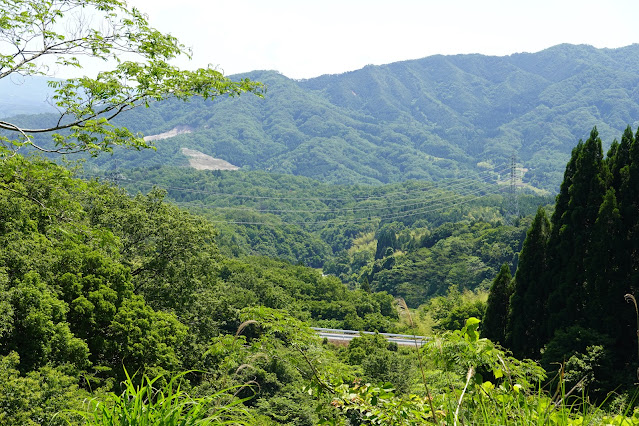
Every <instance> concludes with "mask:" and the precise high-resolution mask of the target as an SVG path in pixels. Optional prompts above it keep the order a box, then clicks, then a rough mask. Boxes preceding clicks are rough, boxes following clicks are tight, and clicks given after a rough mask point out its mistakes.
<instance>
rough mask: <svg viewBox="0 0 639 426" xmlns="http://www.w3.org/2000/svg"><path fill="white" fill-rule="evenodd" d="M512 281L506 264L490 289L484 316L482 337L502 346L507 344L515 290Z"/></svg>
mask: <svg viewBox="0 0 639 426" xmlns="http://www.w3.org/2000/svg"><path fill="white" fill-rule="evenodd" d="M512 280H513V277H512V275H511V274H510V267H509V266H508V264H507V263H504V264H503V265H502V266H501V269H500V270H499V273H498V274H497V276H496V277H495V280H494V281H493V284H492V286H491V287H490V294H489V295H488V302H487V306H486V313H485V314H484V321H483V329H482V336H483V337H486V338H488V339H490V340H492V341H493V342H497V343H501V344H503V343H504V342H505V336H506V321H507V319H508V305H509V302H510V296H511V295H512V290H513V287H512Z"/></svg>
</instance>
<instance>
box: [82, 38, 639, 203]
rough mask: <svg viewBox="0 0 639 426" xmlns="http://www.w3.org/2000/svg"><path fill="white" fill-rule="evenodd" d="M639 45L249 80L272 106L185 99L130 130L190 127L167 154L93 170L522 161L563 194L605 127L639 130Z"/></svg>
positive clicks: (431, 171)
mask: <svg viewBox="0 0 639 426" xmlns="http://www.w3.org/2000/svg"><path fill="white" fill-rule="evenodd" d="M638 58H639V45H638V44H633V45H630V46H626V47H623V48H618V49H597V48H594V47H592V46H588V45H571V44H561V45H557V46H553V47H551V48H548V49H546V50H543V51H541V52H537V53H515V54H512V55H508V56H485V55H480V54H470V55H435V56H429V57H426V58H422V59H413V60H407V61H401V62H395V63H391V64H387V65H368V66H366V67H364V68H362V69H359V70H355V71H349V72H346V73H343V74H327V75H323V76H319V77H316V78H312V79H304V80H293V79H290V78H288V77H286V76H284V75H282V74H280V73H278V72H275V71H252V72H249V73H244V74H238V75H235V76H232V78H244V77H249V78H251V79H253V80H258V81H262V82H264V83H265V84H266V85H267V86H268V91H267V93H266V96H265V98H264V99H259V98H254V97H249V96H242V97H240V98H230V99H216V100H215V102H204V101H202V100H200V99H195V100H193V101H191V102H190V103H186V104H183V103H179V102H177V101H172V102H163V103H162V104H156V105H152V106H151V108H148V109H138V110H133V111H131V112H129V113H127V115H126V116H122V117H120V118H119V123H120V124H123V125H126V126H127V127H129V128H131V129H132V130H135V131H140V132H144V133H147V134H158V133H163V132H166V131H168V130H171V129H173V128H176V127H178V126H190V127H191V128H193V133H191V134H189V135H176V136H175V137H173V138H170V139H166V140H163V141H158V142H157V147H158V152H157V154H155V155H154V157H155V158H151V156H149V155H148V154H147V153H135V152H125V151H123V150H117V151H116V155H115V157H113V158H105V157H103V158H100V159H98V160H95V161H94V162H93V165H94V166H95V167H100V168H109V167H113V160H115V159H116V158H117V161H118V165H119V167H121V168H122V167H124V168H126V167H139V166H145V165H146V166H152V165H157V164H174V165H176V164H180V165H185V164H187V161H186V159H185V158H184V156H183V155H182V154H181V152H180V150H181V149H182V148H187V149H192V150H197V151H200V152H202V153H203V154H206V155H210V156H212V157H215V158H220V159H223V160H225V161H227V162H229V163H231V164H234V165H237V166H239V167H241V168H244V169H248V170H250V169H262V170H270V171H275V172H279V173H288V174H295V175H302V176H307V177H312V178H315V179H319V180H322V181H325V182H329V183H339V184H352V183H362V184H384V183H390V182H399V181H403V180H408V179H425V180H440V179H446V178H453V177H459V176H471V177H472V176H475V175H476V174H477V173H478V163H483V164H485V163H488V164H491V165H493V166H495V167H496V168H502V167H503V166H504V165H506V164H510V163H511V162H512V159H513V157H514V158H515V159H516V161H517V163H518V165H519V166H520V167H521V168H525V169H527V170H528V172H527V173H526V175H525V176H524V181H525V182H526V183H528V184H530V185H532V186H535V187H538V188H542V189H546V190H551V191H555V190H556V189H557V187H558V185H559V182H560V181H561V177H562V174H563V169H564V167H565V164H566V162H567V160H568V158H569V155H570V151H571V149H572V147H573V146H574V145H575V144H576V143H577V142H578V140H579V139H582V138H585V137H587V135H588V132H589V131H590V129H592V128H593V127H594V126H597V128H598V130H599V133H600V135H601V136H602V139H603V141H604V143H605V144H610V143H611V142H612V139H613V138H614V137H615V136H616V135H618V134H620V133H621V132H622V131H623V129H624V128H625V127H626V126H627V125H631V126H632V127H633V128H636V127H637V125H639V89H637V88H638V87H639V59H638Z"/></svg>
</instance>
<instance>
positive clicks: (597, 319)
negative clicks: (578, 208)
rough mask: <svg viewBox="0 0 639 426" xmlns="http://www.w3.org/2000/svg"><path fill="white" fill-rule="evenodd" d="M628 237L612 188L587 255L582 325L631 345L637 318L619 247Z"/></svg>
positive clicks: (620, 342)
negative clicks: (628, 300)
mask: <svg viewBox="0 0 639 426" xmlns="http://www.w3.org/2000/svg"><path fill="white" fill-rule="evenodd" d="M624 238H625V232H624V228H623V224H622V223H621V215H620V213H619V208H618V207H617V198H616V196H615V190H614V189H613V188H609V189H608V191H607V192H606V195H605V197H604V200H603V203H602V204H601V207H600V208H599V213H598V215H597V221H596V222H595V226H594V229H593V233H592V241H591V244H590V247H589V252H588V257H587V258H586V293H587V300H586V311H587V314H588V315H587V321H585V322H584V323H583V324H581V325H582V326H584V327H586V326H587V327H589V328H592V329H595V330H597V331H598V332H599V333H602V334H606V335H608V336H610V337H612V338H613V339H614V341H615V342H616V345H618V346H619V345H620V346H627V345H625V344H624V342H623V341H624V340H626V341H629V340H631V339H627V332H628V329H629V327H630V326H632V325H633V319H634V318H633V312H632V310H630V309H627V306H625V301H624V298H623V296H624V294H626V293H628V291H629V287H628V282H627V280H626V279H625V277H624V275H625V271H624V270H623V268H622V267H621V262H620V261H621V259H622V258H623V256H624V253H623V252H622V251H620V250H619V243H620V241H621V240H622V239H624ZM631 343H632V344H634V341H631ZM630 349H632V346H631V347H630ZM630 353H631V354H632V353H633V351H632V350H630Z"/></svg>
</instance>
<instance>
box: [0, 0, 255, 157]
mask: <svg viewBox="0 0 639 426" xmlns="http://www.w3.org/2000/svg"><path fill="white" fill-rule="evenodd" d="M0 10H2V13H1V15H0V79H3V78H11V77H12V76H14V75H16V76H32V75H41V76H49V77H51V76H52V74H53V73H52V71H51V69H52V68H56V67H62V68H72V69H74V68H75V69H82V68H83V66H85V65H86V60H87V59H91V58H93V59H94V60H95V59H98V60H104V61H105V62H106V63H109V64H113V66H112V69H111V70H109V71H103V72H100V73H99V74H98V75H97V76H96V77H95V78H92V77H81V78H72V79H69V80H65V81H59V80H58V81H52V82H51V83H50V85H51V87H52V88H54V89H55V94H54V95H53V98H52V101H53V104H54V106H55V107H56V109H57V110H58V111H59V117H58V119H57V121H56V122H55V123H52V124H51V125H50V126H46V127H44V128H23V127H21V126H20V125H18V124H16V123H12V122H8V121H0V129H2V130H5V131H9V132H12V133H13V134H14V135H15V134H17V135H18V137H17V138H14V137H10V136H7V135H6V134H5V135H0V142H2V153H3V154H5V155H6V154H9V153H12V152H15V151H16V150H17V149H18V148H19V147H21V146H24V145H31V146H33V147H35V148H37V149H39V150H41V151H45V152H57V153H73V152H80V151H86V152H89V153H90V154H92V155H97V154H98V153H99V152H100V151H111V150H112V148H113V146H114V145H123V146H127V147H132V148H136V149H140V148H146V147H148V146H149V145H148V144H147V143H146V142H145V141H144V139H142V137H141V135H135V134H133V133H132V132H130V131H129V130H128V129H127V128H124V127H117V126H114V125H113V124H112V123H111V120H112V119H113V118H114V117H116V116H117V115H118V114H120V113H122V112H124V111H127V110H129V109H131V108H134V107H136V106H139V105H147V106H148V104H149V103H150V102H153V101H157V100H162V99H167V98H177V99H181V100H188V99H189V98H190V97H192V96H195V95H199V96H202V97H204V98H205V99H207V98H215V97H216V96H220V95H225V94H228V95H238V94H240V93H242V92H253V93H256V94H261V92H262V89H263V87H262V86H261V85H260V84H259V83H254V82H252V81H249V80H247V79H245V80H241V81H238V82H233V81H231V80H230V79H228V78H226V77H224V75H223V74H222V73H220V72H219V71H217V70H215V69H213V68H210V67H209V68H205V69H198V70H196V71H181V70H179V69H178V68H176V67H175V66H173V65H171V64H170V63H169V62H170V60H171V59H173V58H176V57H178V56H181V55H187V56H189V57H190V51H189V50H188V49H187V48H186V47H185V46H184V45H182V44H181V43H180V42H179V41H178V40H177V39H176V38H175V37H173V36H171V35H168V34H163V33H161V32H159V31H157V30H156V29H154V28H152V27H151V26H149V23H148V22H147V19H146V16H145V15H144V14H142V13H141V12H140V11H139V10H137V9H136V8H131V7H129V6H128V5H127V4H126V2H125V1H120V0H47V1H40V0H1V1H0ZM40 133H52V135H53V141H54V146H44V145H42V146H41V145H39V144H36V143H34V141H33V139H32V137H33V135H36V134H40Z"/></svg>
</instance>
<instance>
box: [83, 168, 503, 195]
mask: <svg viewBox="0 0 639 426" xmlns="http://www.w3.org/2000/svg"><path fill="white" fill-rule="evenodd" d="M509 170H510V168H509V167H505V168H503V169H501V170H498V171H494V170H487V171H484V172H480V173H479V174H478V177H479V178H480V179H479V180H480V181H481V178H482V176H484V175H485V176H486V177H494V175H495V174H497V175H500V176H501V174H503V173H505V172H506V171H509ZM82 176H83V177H85V178H98V179H112V180H115V181H116V182H119V181H124V182H135V183H136V184H138V185H142V186H158V184H157V183H156V182H148V181H141V180H136V179H130V178H126V177H117V176H116V177H113V178H109V177H108V176H105V175H97V174H86V173H85V174H83V175H82ZM462 179H463V181H462V182H460V183H457V184H452V185H449V188H454V187H455V186H456V185H461V186H464V185H472V184H474V183H477V182H478V180H473V179H470V178H462ZM203 183H204V184H205V183H206V182H201V181H200V182H195V183H194V184H193V185H199V184H203ZM162 187H163V188H164V189H166V190H176V191H183V192H190V193H200V194H207V195H214V196H226V197H231V198H249V199H256V200H280V201H281V200H289V201H367V200H376V199H385V198H392V197H393V196H399V195H406V194H411V193H414V192H417V191H427V190H431V189H432V188H420V189H418V190H403V191H394V192H389V193H385V194H383V195H371V196H365V197H357V196H351V197H289V196H272V195H249V194H236V193H228V192H220V191H211V190H205V189H195V188H192V187H190V188H186V187H179V186H168V185H166V186H162ZM378 188H381V187H372V189H374V190H377V189H378Z"/></svg>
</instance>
